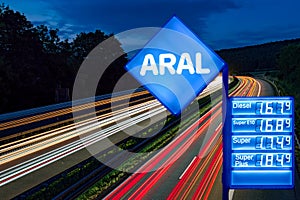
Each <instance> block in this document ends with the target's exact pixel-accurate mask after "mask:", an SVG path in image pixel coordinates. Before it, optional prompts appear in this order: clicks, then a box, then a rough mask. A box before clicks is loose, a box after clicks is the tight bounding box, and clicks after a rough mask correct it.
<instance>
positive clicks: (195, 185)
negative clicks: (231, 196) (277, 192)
mask: <svg viewBox="0 0 300 200" xmlns="http://www.w3.org/2000/svg"><path fill="white" fill-rule="evenodd" d="M238 78H239V79H240V80H241V84H240V85H239V86H238V87H237V88H236V89H235V91H233V92H232V93H231V95H234V96H245V95H247V96H256V95H259V94H260V93H261V85H260V83H259V82H258V81H256V80H255V79H253V78H250V77H238ZM221 117H222V116H221V102H220V103H218V104H217V105H215V106H214V107H213V108H212V109H211V110H210V112H208V113H206V114H205V115H204V116H202V117H201V118H200V119H199V120H198V121H196V122H195V123H194V124H193V125H191V126H190V127H189V128H188V129H186V130H185V131H183V132H182V134H180V135H179V136H178V137H177V138H176V139H174V140H173V141H172V143H171V144H169V145H168V146H166V147H165V148H164V149H163V150H162V151H161V152H160V153H159V154H157V155H156V156H155V157H153V158H152V159H151V160H150V161H149V162H147V163H146V164H145V165H144V166H143V167H142V168H141V169H139V170H138V171H140V172H141V173H136V174H133V175H132V176H130V178H128V179H127V180H126V181H125V182H124V183H123V184H121V185H120V186H119V187H117V188H116V189H115V190H114V191H112V192H111V193H110V194H109V195H108V196H106V197H105V198H106V199H221V198H222V197H221V194H222V192H221V181H220V172H221V169H222V168H221V167H222V137H221V127H222V126H221V121H222V118H221ZM205 136H206V137H205ZM152 169H153V170H152ZM155 169H158V170H155ZM144 171H145V172H144ZM148 171H151V172H148ZM216 190H217V192H216Z"/></svg>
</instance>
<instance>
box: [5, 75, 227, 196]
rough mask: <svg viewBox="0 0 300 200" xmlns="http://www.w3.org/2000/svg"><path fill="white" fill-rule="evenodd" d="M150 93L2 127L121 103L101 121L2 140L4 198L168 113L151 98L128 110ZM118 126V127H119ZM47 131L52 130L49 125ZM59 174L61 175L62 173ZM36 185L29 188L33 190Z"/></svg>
mask: <svg viewBox="0 0 300 200" xmlns="http://www.w3.org/2000/svg"><path fill="white" fill-rule="evenodd" d="M220 82H221V78H220V77H218V78H216V80H215V81H213V82H212V83H211V84H210V85H209V87H208V89H206V90H204V91H203V93H202V94H201V95H200V96H199V97H198V98H202V97H203V96H206V95H207V94H208V93H210V92H212V91H216V90H218V89H220ZM146 93H148V92H147V91H140V92H137V93H134V94H130V95H123V96H121V97H116V98H113V99H112V100H107V99H105V100H101V101H98V102H96V103H95V104H94V103H88V104H84V105H79V106H75V107H74V108H73V109H71V108H63V109H59V110H54V111H50V112H46V113H42V114H37V115H33V116H29V117H24V118H20V119H15V120H11V121H5V122H3V123H1V124H0V129H1V130H2V131H5V130H9V129H12V128H15V127H18V126H19V127H22V126H24V125H26V124H31V123H35V122H38V121H42V120H46V119H49V118H53V117H57V116H61V115H65V114H70V113H71V112H79V111H82V110H85V109H90V108H91V107H93V106H101V105H105V104H109V103H111V102H112V101H114V102H118V101H120V103H119V104H114V106H116V107H117V108H112V109H111V110H113V112H107V113H105V112H104V113H103V110H100V111H98V112H100V114H99V115H97V117H95V118H90V117H87V116H83V117H82V119H81V120H80V121H79V122H77V124H74V123H72V124H68V125H65V126H62V127H59V128H55V129H52V130H49V131H42V132H40V133H38V134H34V135H32V136H30V137H24V138H22V139H18V140H16V141H14V140H12V139H13V137H15V138H16V137H19V136H20V133H16V134H14V135H13V136H6V137H2V138H1V141H2V142H3V144H2V145H1V148H0V162H1V166H0V168H1V173H0V187H2V188H4V189H5V190H6V191H8V192H5V193H3V195H6V196H7V197H12V196H13V195H17V194H19V193H21V192H24V190H26V188H28V187H25V186H24V188H20V187H16V185H19V184H18V180H19V179H20V178H23V177H26V176H29V175H30V174H31V173H33V172H36V171H39V170H41V169H44V168H45V167H46V166H49V165H51V164H52V163H55V162H57V161H59V160H61V159H64V158H66V157H68V156H71V155H73V154H76V153H77V152H79V151H82V150H83V149H85V148H86V147H87V146H89V145H93V144H95V143H97V142H98V141H101V140H102V139H103V138H107V137H109V136H112V135H114V134H116V133H118V132H119V131H120V130H124V129H126V128H128V127H130V126H132V125H134V124H136V123H139V122H143V121H145V120H147V119H148V118H150V117H152V116H161V114H162V113H163V112H167V111H166V109H165V108H164V107H163V106H162V105H161V104H160V103H159V102H158V101H157V100H154V99H153V98H151V97H149V96H146V97H143V98H140V99H137V100H135V101H137V103H136V104H133V105H131V106H129V107H126V106H124V104H126V103H124V102H123V100H126V99H128V98H133V97H139V96H143V95H145V94H146ZM156 119H157V120H160V119H161V118H160V117H156ZM67 120H69V119H67ZM115 122H118V123H117V124H116V123H115ZM55 125H57V122H56V123H55ZM47 127H51V126H49V125H47ZM29 131H30V130H29ZM27 132H28V131H26V134H27ZM5 142H6V143H5ZM49 170H51V173H50V174H53V171H56V169H53V168H51V169H49ZM59 172H61V169H60V170H59ZM59 172H58V173H59ZM46 178H49V177H48V176H45V177H39V178H37V177H35V178H34V180H33V181H32V182H34V183H33V184H37V183H39V182H42V181H44V180H45V179H46ZM39 179H40V181H39ZM33 184H28V185H30V186H32V185H33ZM26 185H27V184H26ZM3 191H4V190H1V193H2V192H3ZM1 195H2V194H1Z"/></svg>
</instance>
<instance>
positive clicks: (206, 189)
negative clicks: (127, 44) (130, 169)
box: [0, 77, 292, 200]
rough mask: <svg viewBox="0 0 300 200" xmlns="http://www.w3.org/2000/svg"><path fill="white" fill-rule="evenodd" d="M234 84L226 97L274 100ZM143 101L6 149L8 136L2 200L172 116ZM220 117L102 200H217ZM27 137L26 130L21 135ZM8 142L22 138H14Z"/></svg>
mask: <svg viewBox="0 0 300 200" xmlns="http://www.w3.org/2000/svg"><path fill="white" fill-rule="evenodd" d="M238 78H239V80H240V83H239V85H238V87H237V88H236V89H235V90H234V91H232V92H231V95H233V96H260V95H266V96H269V95H271V94H272V88H271V87H270V85H269V84H267V83H266V82H264V81H262V80H255V79H253V78H250V77H238ZM220 83H221V78H220V77H218V78H217V79H216V80H215V81H214V82H212V84H211V85H210V86H209V89H206V90H205V91H204V92H203V93H202V94H201V95H200V96H199V97H198V99H200V98H202V97H204V96H206V95H207V94H209V93H211V91H217V90H218V89H220V86H221V84H220ZM147 94H148V92H147V91H139V92H136V93H134V94H129V95H122V96H120V97H116V98H113V99H112V100H111V101H114V102H117V104H113V105H114V106H116V107H115V108H113V109H112V110H113V111H112V112H105V111H104V110H105V109H108V108H107V107H105V109H102V110H99V111H96V112H98V114H97V116H96V117H94V118H91V117H90V116H91V115H90V114H85V115H84V116H82V118H80V120H79V121H78V122H77V124H76V126H75V124H73V123H71V124H67V125H64V126H61V127H58V128H53V129H51V130H49V131H41V132H40V133H38V134H35V135H32V136H30V137H25V138H23V139H18V140H17V141H11V136H9V137H5V139H3V138H2V140H1V141H6V143H4V144H2V145H1V148H0V162H1V166H0V170H1V173H0V187H1V188H2V190H1V191H0V193H1V196H2V197H4V199H9V198H11V197H13V196H15V195H18V194H20V193H22V192H24V191H26V190H27V189H28V188H30V187H32V186H34V185H37V184H39V183H41V182H43V181H45V180H47V179H48V178H50V177H52V176H54V175H55V174H58V173H60V172H62V171H63V170H65V169H67V168H68V167H70V166H72V165H74V164H76V163H78V162H80V161H82V160H84V159H86V158H88V157H89V156H90V154H89V152H87V151H86V147H87V146H90V145H94V144H97V142H99V141H101V140H103V139H104V138H107V137H110V136H113V135H115V134H118V133H119V132H120V131H122V130H125V129H127V128H129V127H131V126H132V125H134V124H136V123H141V122H144V121H146V120H147V119H149V117H154V118H155V119H156V120H157V121H159V120H161V117H160V116H162V114H163V113H165V114H164V115H169V113H168V112H167V111H166V109H165V108H164V107H163V106H162V105H161V104H160V103H159V102H158V101H157V100H154V99H153V98H152V97H151V96H149V95H147ZM139 97H140V98H139ZM128 98H135V100H134V101H135V103H133V104H131V105H130V106H128V107H127V106H126V105H127V104H126V102H125V101H126V99H128ZM111 101H110V100H107V99H104V100H100V101H97V102H96V103H95V104H92V103H88V104H83V105H79V106H76V107H75V108H73V109H74V110H75V112H79V111H82V110H85V109H87V110H88V109H90V108H91V107H93V106H95V105H96V106H103V105H106V104H110V103H111ZM124 102H125V103H124ZM74 110H72V109H71V108H62V109H59V110H54V111H49V112H45V113H41V114H37V115H34V116H29V117H24V118H20V119H15V120H11V121H6V122H3V123H1V124H0V129H1V130H3V131H5V130H8V129H12V128H15V127H16V126H20V127H22V126H24V125H26V124H31V123H36V122H39V121H42V120H47V119H51V118H53V117H57V116H62V115H66V114H70V113H72V111H74ZM221 117H222V116H221V102H219V103H216V105H215V106H214V107H213V108H212V109H211V110H210V111H209V112H207V113H206V114H205V115H203V116H202V117H201V118H200V119H199V120H197V121H196V122H195V123H193V124H192V125H191V126H190V127H188V128H186V129H184V130H182V132H181V133H180V134H179V135H178V136H177V137H176V138H175V139H173V140H172V142H171V143H170V144H168V145H167V146H166V147H164V148H163V149H162V150H161V151H160V152H159V153H158V154H156V155H155V156H154V157H153V158H152V159H151V160H150V161H148V162H147V163H145V164H144V165H143V166H142V167H141V168H140V169H138V171H139V173H135V174H133V175H132V176H130V177H129V178H128V179H127V180H125V181H124V183H122V184H121V185H120V186H119V187H117V188H116V189H115V190H114V191H112V192H111V193H110V194H109V195H108V196H107V197H106V199H120V198H121V199H141V198H144V199H221V194H222V184H221V171H222V136H221V127H222V124H221V121H222V119H221ZM68 120H70V119H65V122H68ZM116 122H118V123H116ZM57 124H62V123H61V122H55V123H54V125H45V126H46V127H51V126H56V125H57ZM35 129H36V128H35ZM35 129H34V130H35ZM28 131H30V130H27V131H26V133H27V132H28ZM31 131H32V130H31ZM13 137H19V133H16V134H15V135H14V136H13ZM78 158H80V159H78ZM70 161H71V162H70ZM60 163H68V165H64V167H61V166H62V165H61V164H60ZM149 171H150V172H149ZM47 172H49V173H48V174H47ZM33 177H34V178H33ZM28 181H30V183H26V184H27V185H26V187H25V186H24V188H20V185H22V184H24V182H28ZM3 191H6V192H3ZM269 192H270V191H269ZM281 193H284V194H285V195H288V196H285V197H291V198H292V193H291V194H287V193H286V192H282V191H281ZM266 194H267V193H262V192H261V191H246V190H243V191H234V192H233V191H231V199H235V200H236V199H247V198H248V197H259V199H265V198H263V197H264V196H268V195H266ZM272 194H273V193H272ZM271 196H272V195H269V196H268V197H271ZM273 196H274V195H273ZM260 197H261V198H260ZM277 197H278V196H277ZM248 199H249V198H248ZM275 199H276V198H275Z"/></svg>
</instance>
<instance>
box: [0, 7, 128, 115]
mask: <svg viewBox="0 0 300 200" xmlns="http://www.w3.org/2000/svg"><path fill="white" fill-rule="evenodd" d="M58 33H59V30H58V29H49V28H48V27H47V26H45V25H40V26H37V27H35V26H33V24H32V23H31V22H30V21H28V20H27V19H26V17H25V16H24V15H23V14H21V13H19V12H17V11H13V10H11V9H10V8H9V7H8V6H5V5H4V4H2V5H0V94H1V95H0V113H5V112H10V111H17V110H21V109H27V108H33V107H38V106H43V105H48V104H53V103H55V90H56V88H58V87H63V88H68V89H69V90H70V93H71V92H72V87H73V83H74V80H75V77H76V74H77V71H78V69H79V67H80V65H81V63H82V61H83V60H84V58H85V57H86V56H87V55H88V53H89V52H90V51H91V50H92V49H93V48H95V47H96V46H97V45H98V44H99V43H101V42H102V41H104V40H105V39H107V38H109V37H111V36H112V35H107V34H105V33H104V32H102V31H99V30H96V31H95V32H90V33H80V34H78V35H77V36H76V37H75V38H74V40H73V41H68V40H63V41H61V39H60V38H59V36H58ZM116 45H119V46H118V47H117V48H119V50H121V51H122V49H121V47H120V43H118V42H116ZM126 62H127V59H126V55H124V56H121V57H120V58H118V59H117V60H116V61H115V62H114V63H113V64H112V65H111V66H110V69H109V73H106V76H105V78H104V80H103V81H104V85H103V83H101V84H102V85H103V88H106V89H102V90H99V91H98V92H99V93H98V94H97V95H99V94H104V93H109V92H111V91H112V88H113V85H114V83H115V82H116V80H117V79H118V77H121V76H122V75H123V74H124V73H125V70H124V69H123V66H124V65H125V64H126ZM105 82H106V85H105ZM106 86H107V87H106Z"/></svg>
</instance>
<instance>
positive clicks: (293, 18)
mask: <svg viewBox="0 0 300 200" xmlns="http://www.w3.org/2000/svg"><path fill="white" fill-rule="evenodd" d="M4 3H5V4H6V5H9V6H10V7H11V8H12V9H14V10H18V11H20V12H21V13H24V14H25V16H26V17H27V18H28V19H29V20H30V21H32V22H33V23H34V24H35V25H38V24H46V25H48V26H49V27H51V28H58V29H59V30H60V36H61V37H63V38H73V37H74V36H75V35H76V34H77V33H79V32H88V31H94V30H96V29H100V30H102V31H104V32H106V33H119V32H122V31H126V30H128V29H132V28H138V27H148V26H154V27H160V26H162V25H163V24H164V23H165V22H166V21H167V20H168V19H169V18H170V17H171V16H172V15H174V14H176V15H177V16H178V17H179V18H181V19H182V21H183V22H184V23H185V24H186V25H187V26H188V27H189V28H190V29H192V30H193V31H194V32H195V33H196V34H197V35H198V36H199V37H200V38H201V39H202V40H203V41H204V42H205V43H206V44H208V45H209V46H211V47H212V48H214V49H223V48H232V47H240V46H247V45H253V44H261V43H265V42H270V41H278V40H285V39H293V38H300V20H299V19H300V12H299V10H300V1H299V0H284V1H283V0H151V1H141V0H127V1H124V0H114V1H112V0H86V1H80V0H72V1H70V0H49V1H44V0H29V1H25V0H5V1H4Z"/></svg>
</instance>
